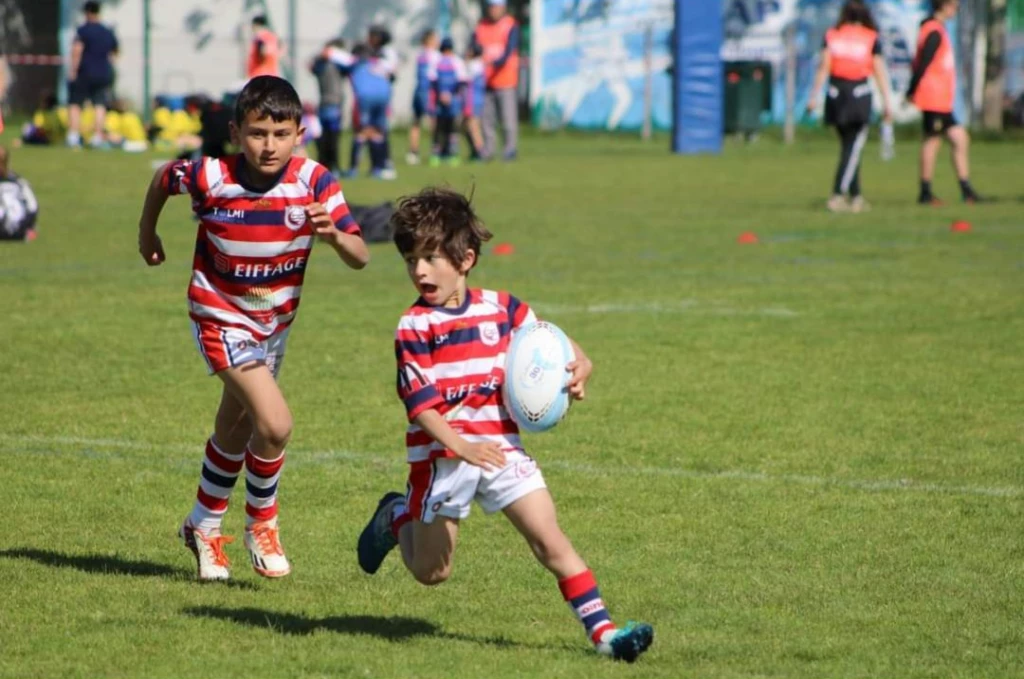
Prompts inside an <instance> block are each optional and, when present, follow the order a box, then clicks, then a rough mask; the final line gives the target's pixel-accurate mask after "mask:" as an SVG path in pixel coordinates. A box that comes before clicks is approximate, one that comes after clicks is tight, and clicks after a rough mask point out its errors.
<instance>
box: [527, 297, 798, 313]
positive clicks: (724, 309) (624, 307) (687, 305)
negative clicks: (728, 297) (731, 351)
mask: <svg viewBox="0 0 1024 679" xmlns="http://www.w3.org/2000/svg"><path fill="white" fill-rule="evenodd" d="M532 306H533V307H534V308H536V309H538V310H540V311H542V312H544V313H564V314H637V313H646V314H704V315H708V316H771V317H776V318H792V317H794V316H799V315H800V312H798V311H793V310H792V309H787V308H785V307H779V306H773V307H762V308H759V309H736V308H734V307H729V306H718V305H714V304H711V305H708V304H703V305H702V304H701V303H700V302H699V301H697V300H695V299H681V300H678V301H675V302H641V303H617V302H611V303H606V304H547V303H545V302H536V303H533V304H532Z"/></svg>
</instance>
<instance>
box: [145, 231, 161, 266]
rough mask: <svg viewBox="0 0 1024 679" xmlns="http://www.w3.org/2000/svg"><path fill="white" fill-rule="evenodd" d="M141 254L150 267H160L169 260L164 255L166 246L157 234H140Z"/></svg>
mask: <svg viewBox="0 0 1024 679" xmlns="http://www.w3.org/2000/svg"><path fill="white" fill-rule="evenodd" d="M139 254H140V255H142V259H143V260H145V262H146V264H148V265H149V266H159V265H160V264H163V262H164V260H165V259H167V257H166V256H165V255H164V244H163V243H161V242H160V236H158V235H156V234H155V233H152V234H148V233H139Z"/></svg>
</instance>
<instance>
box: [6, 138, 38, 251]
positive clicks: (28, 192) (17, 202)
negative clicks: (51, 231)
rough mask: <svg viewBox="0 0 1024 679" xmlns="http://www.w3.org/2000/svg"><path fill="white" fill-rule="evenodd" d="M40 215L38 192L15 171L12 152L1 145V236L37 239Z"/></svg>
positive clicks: (25, 239) (26, 239)
mask: <svg viewBox="0 0 1024 679" xmlns="http://www.w3.org/2000/svg"><path fill="white" fill-rule="evenodd" d="M38 217H39V202H38V201H37V200H36V194H35V193H33V192H32V187H31V186H29V184H28V182H27V181H25V180H24V179H22V178H21V177H19V176H18V175H17V174H15V173H14V172H13V171H11V155H10V152H8V150H7V147H5V146H0V240H18V241H32V240H35V239H36V219H37V218H38Z"/></svg>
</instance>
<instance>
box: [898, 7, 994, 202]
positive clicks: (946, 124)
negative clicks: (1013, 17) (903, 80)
mask: <svg viewBox="0 0 1024 679" xmlns="http://www.w3.org/2000/svg"><path fill="white" fill-rule="evenodd" d="M932 7H933V8H934V11H933V13H932V15H931V16H930V17H928V18H927V19H925V20H924V21H923V22H922V23H921V30H920V31H919V32H918V34H917V54H916V55H915V56H914V63H913V73H912V75H911V78H910V87H909V88H908V90H907V99H909V100H910V101H912V102H914V105H915V106H917V108H919V109H921V116H922V118H921V123H922V125H923V128H924V141H922V142H921V164H920V175H921V177H920V179H921V189H920V192H919V193H918V196H917V202H918V203H920V204H921V205H941V204H942V201H941V200H939V199H938V198H937V197H936V196H935V194H934V193H933V192H932V177H933V176H934V175H935V160H936V158H937V157H938V155H939V148H941V146H942V136H943V135H945V136H946V138H947V139H948V140H949V143H950V146H952V156H953V169H954V170H955V171H956V176H957V179H958V180H960V196H961V197H962V198H963V200H964V202H965V203H975V202H977V201H979V200H981V197H980V196H979V195H978V194H977V193H976V192H975V191H974V188H973V187H972V186H971V181H970V167H969V161H968V149H969V146H970V141H971V139H970V136H969V135H968V134H967V130H965V129H964V128H963V127H962V126H961V125H960V123H958V122H957V120H956V116H955V115H953V108H954V104H955V100H956V59H955V55H954V52H953V43H952V42H950V39H949V34H948V33H947V32H946V22H947V21H949V20H950V19H952V18H953V17H955V16H956V12H957V8H958V7H959V2H958V0H933V1H932Z"/></svg>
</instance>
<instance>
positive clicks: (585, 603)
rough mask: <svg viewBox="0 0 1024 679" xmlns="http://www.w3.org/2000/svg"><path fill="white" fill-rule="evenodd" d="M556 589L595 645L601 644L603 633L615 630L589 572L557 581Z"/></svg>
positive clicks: (592, 575)
mask: <svg viewBox="0 0 1024 679" xmlns="http://www.w3.org/2000/svg"><path fill="white" fill-rule="evenodd" d="M558 588H559V589H560V590H562V597H563V598H564V599H565V601H566V602H567V603H568V604H569V607H570V608H572V610H573V611H574V612H575V613H576V617H577V618H579V620H580V622H581V623H583V627H584V629H586V630H587V636H589V637H590V641H591V642H593V643H594V644H595V645H596V644H599V643H601V637H602V636H604V634H605V632H608V631H611V630H613V629H615V625H614V623H612V620H611V617H609V615H608V611H607V610H606V609H605V607H604V601H602V599H601V592H599V591H598V589H597V580H595V579H594V574H593V573H591V572H590V571H589V570H586V571H583V572H582V573H577V574H576V575H573V576H570V577H568V578H563V579H562V580H559V581H558Z"/></svg>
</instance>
